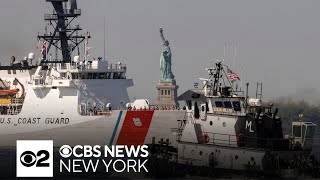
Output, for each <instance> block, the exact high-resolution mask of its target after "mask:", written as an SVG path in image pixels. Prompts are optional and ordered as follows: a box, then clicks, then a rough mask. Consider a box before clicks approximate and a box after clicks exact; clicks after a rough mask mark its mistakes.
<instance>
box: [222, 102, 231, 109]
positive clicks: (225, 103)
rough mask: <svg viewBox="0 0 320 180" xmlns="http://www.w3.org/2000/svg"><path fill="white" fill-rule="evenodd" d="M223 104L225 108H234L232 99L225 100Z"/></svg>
mask: <svg viewBox="0 0 320 180" xmlns="http://www.w3.org/2000/svg"><path fill="white" fill-rule="evenodd" d="M223 105H224V107H225V108H232V105H231V102H230V101H224V102H223Z"/></svg>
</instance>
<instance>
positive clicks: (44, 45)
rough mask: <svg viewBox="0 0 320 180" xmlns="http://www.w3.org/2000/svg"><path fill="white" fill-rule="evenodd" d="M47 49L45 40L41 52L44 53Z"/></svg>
mask: <svg viewBox="0 0 320 180" xmlns="http://www.w3.org/2000/svg"><path fill="white" fill-rule="evenodd" d="M46 50H47V42H46V41H44V42H43V44H42V48H41V51H40V53H41V54H43V55H44V54H45V53H46Z"/></svg>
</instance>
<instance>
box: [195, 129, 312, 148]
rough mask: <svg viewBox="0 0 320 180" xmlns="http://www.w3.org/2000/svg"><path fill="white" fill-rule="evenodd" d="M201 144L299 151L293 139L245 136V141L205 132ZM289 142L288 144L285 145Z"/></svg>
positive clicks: (231, 135)
mask: <svg viewBox="0 0 320 180" xmlns="http://www.w3.org/2000/svg"><path fill="white" fill-rule="evenodd" d="M199 139H200V143H205V144H209V145H220V146H229V147H242V148H250V149H266V150H268V149H291V150H293V149H297V148H298V149H299V148H301V147H297V146H296V145H295V144H294V141H293V138H291V139H287V138H259V137H250V136H245V137H244V139H239V137H237V136H236V135H233V134H223V133H212V132H203V134H201V137H199ZM306 140H313V138H306ZM285 141H287V143H285ZM247 143H253V144H256V145H255V146H254V145H249V146H248V145H247Z"/></svg>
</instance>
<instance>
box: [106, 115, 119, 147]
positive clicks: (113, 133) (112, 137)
mask: <svg viewBox="0 0 320 180" xmlns="http://www.w3.org/2000/svg"><path fill="white" fill-rule="evenodd" d="M121 116H122V111H120V113H119V116H118V120H117V123H116V126H115V127H114V129H113V132H112V136H111V139H110V142H109V146H111V145H112V144H113V141H114V138H115V136H116V133H117V130H118V127H119V123H120V120H121Z"/></svg>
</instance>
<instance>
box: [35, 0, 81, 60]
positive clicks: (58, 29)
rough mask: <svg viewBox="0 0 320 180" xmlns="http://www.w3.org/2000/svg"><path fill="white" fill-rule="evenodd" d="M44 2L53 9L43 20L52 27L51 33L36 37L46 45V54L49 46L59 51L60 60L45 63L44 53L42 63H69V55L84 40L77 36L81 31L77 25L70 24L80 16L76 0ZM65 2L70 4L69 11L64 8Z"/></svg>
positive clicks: (45, 54) (48, 0)
mask: <svg viewBox="0 0 320 180" xmlns="http://www.w3.org/2000/svg"><path fill="white" fill-rule="evenodd" d="M46 1H47V2H51V3H52V5H53V7H54V10H53V13H52V14H45V15H44V20H45V21H47V22H48V24H49V25H50V26H51V27H52V29H53V33H51V32H50V33H49V34H47V32H46V33H45V34H43V35H38V39H43V40H44V41H45V42H46V43H47V44H48V47H47V48H46V52H49V51H50V48H51V46H54V47H56V48H57V49H59V50H60V51H61V53H62V60H59V61H58V60H57V59H56V60H55V61H47V57H46V56H47V53H44V54H43V61H42V63H70V62H71V53H72V52H73V51H74V50H75V49H76V48H77V47H78V46H79V44H81V43H82V42H83V41H84V40H85V39H86V36H84V35H79V34H78V31H81V30H82V28H81V27H80V26H79V25H76V26H74V27H72V26H71V22H72V21H73V20H74V19H75V18H77V17H79V16H80V15H81V10H80V9H77V2H76V0H69V1H68V0H46ZM67 2H69V3H70V9H67V7H66V3H67Z"/></svg>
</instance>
